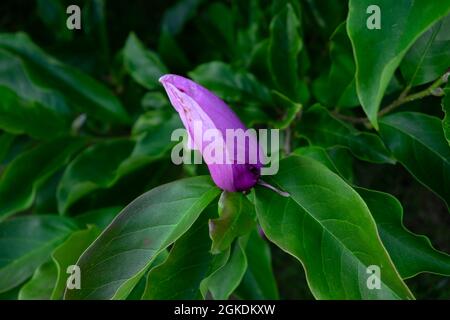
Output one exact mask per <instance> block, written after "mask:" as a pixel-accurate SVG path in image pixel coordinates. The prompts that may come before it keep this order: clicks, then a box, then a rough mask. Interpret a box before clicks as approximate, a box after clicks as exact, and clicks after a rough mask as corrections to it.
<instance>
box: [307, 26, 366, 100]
mask: <svg viewBox="0 0 450 320" xmlns="http://www.w3.org/2000/svg"><path fill="white" fill-rule="evenodd" d="M330 58H331V66H330V70H329V71H328V73H326V74H324V75H323V76H322V77H321V78H319V79H318V80H316V82H315V83H313V90H314V93H315V96H316V98H317V100H319V101H320V102H321V103H323V104H324V105H326V106H328V107H353V106H358V105H359V100H358V95H357V94H356V84H355V70H356V66H355V62H354V60H353V51H352V45H351V42H350V39H349V38H348V35H347V31H346V24H345V22H344V23H341V24H340V25H339V26H338V27H337V29H336V31H334V33H333V34H332V36H331V39H330Z"/></svg>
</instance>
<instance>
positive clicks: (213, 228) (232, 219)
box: [209, 191, 256, 254]
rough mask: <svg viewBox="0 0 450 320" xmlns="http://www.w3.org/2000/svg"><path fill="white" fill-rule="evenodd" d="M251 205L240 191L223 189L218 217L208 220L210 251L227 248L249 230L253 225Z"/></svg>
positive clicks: (253, 215)
mask: <svg viewBox="0 0 450 320" xmlns="http://www.w3.org/2000/svg"><path fill="white" fill-rule="evenodd" d="M254 210H255V209H254V207H253V205H252V204H251V203H250V201H248V199H247V198H246V197H245V196H244V195H243V194H242V193H240V192H226V191H223V192H222V195H221V196H220V200H219V218H217V219H212V220H210V221H209V235H210V237H211V239H212V245H211V252H212V253H213V254H217V253H219V252H221V251H224V250H225V249H227V248H229V247H230V245H231V243H232V242H233V241H234V239H235V238H237V237H240V236H243V235H245V234H247V233H249V232H250V230H251V229H252V227H253V226H254V225H255V217H256V216H255V211H254Z"/></svg>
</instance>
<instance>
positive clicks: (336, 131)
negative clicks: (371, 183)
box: [298, 105, 395, 164]
mask: <svg viewBox="0 0 450 320" xmlns="http://www.w3.org/2000/svg"><path fill="white" fill-rule="evenodd" d="M298 130H299V132H300V133H301V134H303V135H306V137H307V138H308V140H310V141H311V142H312V144H314V145H319V146H322V147H325V148H327V147H333V146H344V147H347V148H348V149H349V150H350V151H351V152H352V153H353V155H354V156H355V157H357V158H358V159H361V160H364V161H369V162H374V163H391V164H393V163H395V160H394V159H393V157H392V155H391V154H390V152H389V150H387V149H386V147H385V145H384V143H383V141H382V140H381V139H380V137H379V136H378V135H376V134H373V133H368V132H363V131H358V130H356V129H354V128H353V127H352V126H350V125H348V124H347V123H344V122H342V121H340V120H338V119H337V118H335V117H334V116H333V115H331V114H330V113H329V112H328V110H326V109H325V108H324V107H321V106H320V105H315V106H313V107H311V108H310V109H308V111H307V112H305V113H304V114H303V121H302V125H301V126H299V129H298Z"/></svg>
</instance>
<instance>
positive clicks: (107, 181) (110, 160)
mask: <svg viewBox="0 0 450 320" xmlns="http://www.w3.org/2000/svg"><path fill="white" fill-rule="evenodd" d="M132 149H133V142H132V141H130V140H125V139H121V140H109V141H106V142H102V143H99V144H96V145H93V146H91V147H89V148H87V149H86V150H84V151H83V152H82V153H81V154H79V155H78V156H77V157H76V158H75V159H74V160H73V161H72V162H71V163H70V164H69V165H68V166H67V168H66V170H65V171H64V174H63V176H62V178H61V180H60V182H59V185H58V191H57V199H58V211H59V212H61V213H66V212H67V211H68V209H69V207H70V206H71V205H72V204H74V203H75V202H76V201H77V200H79V199H81V198H82V197H83V196H84V195H86V194H89V193H91V192H93V191H95V190H97V189H99V188H108V187H110V186H112V185H113V184H114V183H115V182H116V181H117V179H118V170H117V168H118V167H119V166H120V164H121V163H122V162H123V161H124V160H125V159H126V158H127V157H128V156H129V155H130V153H131V151H132Z"/></svg>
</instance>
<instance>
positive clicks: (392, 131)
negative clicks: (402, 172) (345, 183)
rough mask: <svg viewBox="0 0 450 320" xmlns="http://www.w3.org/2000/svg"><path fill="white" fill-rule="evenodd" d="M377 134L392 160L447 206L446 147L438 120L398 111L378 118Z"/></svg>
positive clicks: (449, 158)
mask: <svg viewBox="0 0 450 320" xmlns="http://www.w3.org/2000/svg"><path fill="white" fill-rule="evenodd" d="M380 133H381V137H382V138H383V140H384V141H385V143H386V145H387V146H388V148H389V149H390V150H391V151H392V153H393V154H394V156H395V158H396V159H398V161H399V162H400V163H401V164H402V165H403V166H405V168H406V169H408V171H409V172H410V173H411V174H412V175H413V176H414V177H415V178H416V179H417V180H418V181H419V182H421V183H422V184H424V185H425V186H427V187H428V188H430V189H431V190H432V191H434V192H435V193H436V194H437V195H438V196H440V197H441V198H442V199H443V200H444V201H445V202H446V203H447V206H448V205H450V188H449V181H450V147H449V145H448V142H447V141H446V139H445V136H444V133H443V131H442V124H441V121H440V120H439V119H438V118H435V117H431V116H428V115H425V114H422V113H416V112H400V113H395V114H392V115H389V116H386V117H383V118H382V119H380Z"/></svg>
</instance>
